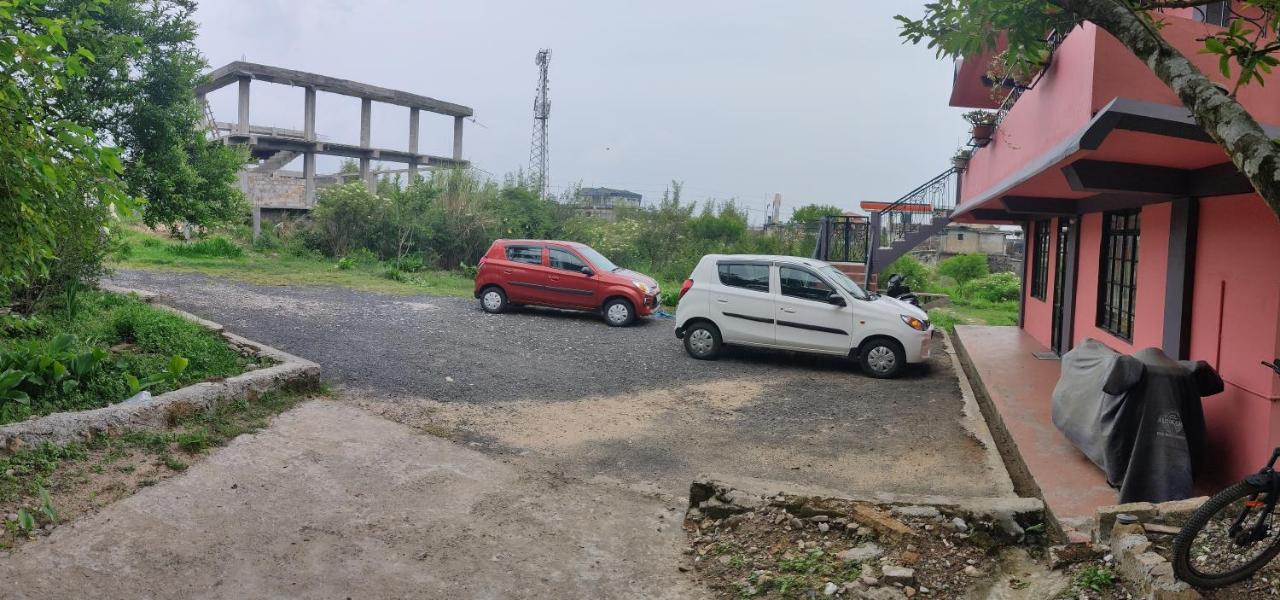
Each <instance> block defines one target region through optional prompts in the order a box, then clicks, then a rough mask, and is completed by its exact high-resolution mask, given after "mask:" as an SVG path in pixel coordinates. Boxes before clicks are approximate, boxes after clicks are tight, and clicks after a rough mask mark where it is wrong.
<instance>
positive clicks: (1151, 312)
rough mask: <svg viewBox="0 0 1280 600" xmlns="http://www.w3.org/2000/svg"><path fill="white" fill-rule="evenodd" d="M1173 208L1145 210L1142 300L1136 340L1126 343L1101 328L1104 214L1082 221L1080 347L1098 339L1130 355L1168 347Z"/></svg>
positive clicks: (1076, 336) (1141, 243) (1078, 284)
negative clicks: (1167, 298) (1166, 327)
mask: <svg viewBox="0 0 1280 600" xmlns="http://www.w3.org/2000/svg"><path fill="white" fill-rule="evenodd" d="M1171 208H1172V206H1171V205H1170V204H1168V203H1164V204H1148V205H1147V206H1144V207H1143V208H1142V217H1141V221H1140V227H1141V233H1140V236H1139V238H1138V278H1137V286H1138V293H1137V301H1136V303H1135V305H1134V306H1135V308H1134V315H1133V340H1132V341H1125V340H1122V339H1120V338H1118V337H1116V336H1115V335H1112V334H1111V333H1109V332H1107V331H1104V330H1102V329H1100V328H1098V326H1097V318H1098V276H1099V273H1100V270H1101V263H1100V260H1101V256H1102V213H1093V214H1088V215H1083V217H1082V218H1081V220H1080V254H1079V256H1078V258H1077V261H1078V263H1079V265H1080V269H1079V271H1078V279H1077V280H1076V322H1075V333H1074V336H1073V339H1074V341H1075V343H1076V344H1079V343H1080V342H1082V341H1084V340H1085V339H1087V338H1093V339H1095V340H1098V341H1100V342H1102V343H1104V344H1106V345H1108V346H1110V347H1111V348H1112V349H1114V350H1116V351H1118V352H1124V353H1131V352H1135V351H1137V350H1141V349H1143V348H1149V347H1152V346H1154V347H1157V348H1158V347H1161V346H1162V345H1163V344H1164V300H1165V285H1166V283H1167V280H1166V278H1167V276H1168V266H1169V225H1170V217H1171V215H1172V212H1171Z"/></svg>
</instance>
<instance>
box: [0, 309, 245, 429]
mask: <svg viewBox="0 0 1280 600" xmlns="http://www.w3.org/2000/svg"><path fill="white" fill-rule="evenodd" d="M175 356H179V357H182V358H185V359H186V366H185V367H184V368H183V369H181V370H180V371H176V370H175V369H174V368H173V365H172V364H171V363H172V362H173V361H174V357H175ZM256 364H257V363H256V362H255V359H252V358H250V357H246V356H244V355H242V354H240V353H238V352H236V351H235V350H232V349H231V348H230V347H229V346H227V344H226V343H225V342H224V341H223V340H222V338H221V337H220V336H218V335H217V334H215V333H213V332H210V331H207V330H205V329H204V328H202V327H200V326H199V325H197V324H195V323H192V322H191V321H188V320H186V319H184V318H182V317H179V316H177V315H174V314H171V313H168V312H165V311H162V310H159V309H157V308H155V307H153V306H149V305H147V304H145V303H143V302H140V301H138V300H135V299H133V298H131V297H128V296H122V295H118V294H110V293H105V292H98V291H83V292H80V293H78V294H76V296H75V297H74V300H71V299H63V300H62V303H61V304H57V303H51V304H50V305H49V306H48V307H45V308H43V309H41V310H40V311H37V312H36V313H35V314H34V315H33V316H31V317H18V316H15V315H8V316H6V317H4V318H3V319H0V371H4V370H5V369H6V368H8V369H13V370H15V371H22V372H24V373H26V375H25V378H24V379H23V380H22V381H21V382H20V383H19V384H18V385H17V387H15V388H13V389H11V390H10V395H9V396H7V397H6V396H4V395H0V423H9V422H13V421H19V420H22V419H25V418H27V417H30V416H39V415H45V414H49V413H52V412H58V411H65V410H85V409H90V408H99V407H102V406H106V405H109V404H113V403H116V402H120V401H122V400H125V399H126V398H128V397H129V396H131V395H133V393H135V390H134V385H133V383H134V382H131V381H130V377H132V378H134V379H136V380H137V382H141V383H139V385H143V387H145V388H146V389H148V390H149V391H151V393H153V394H159V393H164V392H167V391H170V390H174V389H177V388H180V387H183V386H186V385H189V384H191V383H194V382H198V381H205V380H209V379H214V378H222V377H228V376H231V375H236V374H239V373H242V372H244V371H245V370H246V369H248V368H251V367H252V366H255V365H256ZM0 391H3V390H0ZM24 396H25V399H24Z"/></svg>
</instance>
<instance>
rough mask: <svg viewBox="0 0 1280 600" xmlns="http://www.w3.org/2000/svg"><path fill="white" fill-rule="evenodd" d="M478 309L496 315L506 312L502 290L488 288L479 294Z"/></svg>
mask: <svg viewBox="0 0 1280 600" xmlns="http://www.w3.org/2000/svg"><path fill="white" fill-rule="evenodd" d="M480 308H483V309H484V312H487V313H491V314H495V315H496V314H498V313H500V312H503V311H505V310H507V295H506V294H505V293H503V291H502V288H499V287H494V286H489V287H487V288H484V290H483V291H481V292H480Z"/></svg>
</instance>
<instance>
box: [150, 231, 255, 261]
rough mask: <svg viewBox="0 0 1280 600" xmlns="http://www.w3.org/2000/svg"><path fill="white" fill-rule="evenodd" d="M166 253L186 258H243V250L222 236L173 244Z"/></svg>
mask: <svg viewBox="0 0 1280 600" xmlns="http://www.w3.org/2000/svg"><path fill="white" fill-rule="evenodd" d="M167 251H168V252H169V253H170V254H173V255H175V256H183V257H186V258H240V257H242V256H244V249H242V248H241V247H240V246H237V245H236V243H235V242H233V241H231V240H229V239H227V238H225V237H222V236H214V237H210V238H205V239H203V240H199V241H195V242H187V243H185V244H174V245H172V246H169V247H168V248H167Z"/></svg>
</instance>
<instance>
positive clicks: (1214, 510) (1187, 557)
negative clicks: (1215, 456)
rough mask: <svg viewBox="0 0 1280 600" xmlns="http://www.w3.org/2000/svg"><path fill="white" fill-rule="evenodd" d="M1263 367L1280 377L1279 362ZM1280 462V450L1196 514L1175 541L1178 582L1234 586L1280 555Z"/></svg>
mask: <svg viewBox="0 0 1280 600" xmlns="http://www.w3.org/2000/svg"><path fill="white" fill-rule="evenodd" d="M1262 364H1263V365H1264V366H1266V367H1268V368H1270V369H1271V370H1273V371H1275V372H1276V374H1277V375H1280V358H1277V359H1275V361H1273V362H1269V363H1268V362H1263V363H1262ZM1277 460H1280V448H1276V449H1275V450H1273V451H1272V452H1271V459H1270V460H1269V461H1267V465H1266V466H1265V467H1263V468H1262V469H1261V470H1260V471H1258V472H1257V473H1254V474H1253V475H1250V476H1248V477H1245V478H1244V480H1243V481H1241V482H1239V483H1236V484H1235V485H1233V486H1231V487H1229V488H1227V489H1225V490H1222V491H1221V492H1218V493H1217V494H1214V495H1213V497H1212V498H1209V500H1208V501H1207V502H1205V503H1204V505H1203V506H1201V507H1200V508H1199V510H1197V511H1196V512H1195V514H1193V515H1191V518H1190V519H1189V520H1188V521H1187V523H1186V525H1183V527H1182V530H1181V531H1179V532H1178V535H1177V537H1175V538H1174V539H1173V570H1174V573H1175V574H1176V575H1177V576H1178V578H1179V579H1181V580H1183V581H1185V582H1187V583H1189V584H1191V585H1194V586H1197V587H1201V588H1216V587H1222V586H1225V585H1230V584H1232V583H1235V582H1237V581H1240V580H1242V579H1245V578H1247V577H1249V576H1251V575H1253V574H1254V573H1255V572H1256V571H1257V570H1258V569H1261V568H1262V567H1263V566H1265V565H1266V564H1267V563H1268V562H1271V559H1273V558H1275V556H1276V554H1278V553H1280V523H1277V522H1274V521H1275V520H1274V519H1273V516H1274V512H1275V508H1276V503H1277V501H1280V473H1277V472H1276V470H1275V465H1276V461H1277ZM1202 534H1204V537H1203V538H1202V537H1201V536H1202ZM1219 567H1221V570H1218V571H1214V570H1212V569H1217V568H1219Z"/></svg>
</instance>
